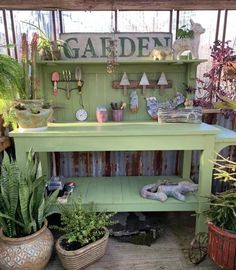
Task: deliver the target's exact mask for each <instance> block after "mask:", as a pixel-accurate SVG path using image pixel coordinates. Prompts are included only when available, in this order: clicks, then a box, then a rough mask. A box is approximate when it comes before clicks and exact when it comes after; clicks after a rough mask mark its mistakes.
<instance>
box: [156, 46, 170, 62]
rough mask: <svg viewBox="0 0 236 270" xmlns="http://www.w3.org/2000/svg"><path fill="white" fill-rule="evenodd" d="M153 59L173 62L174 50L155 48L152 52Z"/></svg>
mask: <svg viewBox="0 0 236 270" xmlns="http://www.w3.org/2000/svg"><path fill="white" fill-rule="evenodd" d="M151 57H152V59H153V60H171V58H172V50H171V49H160V48H154V49H153V50H152V51H151Z"/></svg>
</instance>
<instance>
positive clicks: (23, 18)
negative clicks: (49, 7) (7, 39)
mask: <svg viewBox="0 0 236 270" xmlns="http://www.w3.org/2000/svg"><path fill="white" fill-rule="evenodd" d="M13 18H14V24H15V34H16V44H17V49H18V55H20V52H21V48H20V47H21V36H22V34H23V33H26V35H27V37H28V42H29V43H30V42H31V39H32V36H33V33H34V32H38V30H37V29H36V28H35V27H33V26H32V25H29V24H27V23H31V24H33V25H35V26H37V27H40V29H41V30H42V31H43V32H44V33H45V34H46V35H47V36H48V37H49V38H50V39H53V38H52V37H53V34H52V20H51V12H50V11H14V12H13ZM9 31H11V30H9Z"/></svg>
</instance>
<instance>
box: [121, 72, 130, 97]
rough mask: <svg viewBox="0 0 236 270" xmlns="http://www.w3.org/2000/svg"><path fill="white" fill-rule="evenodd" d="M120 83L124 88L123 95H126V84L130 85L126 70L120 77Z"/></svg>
mask: <svg viewBox="0 0 236 270" xmlns="http://www.w3.org/2000/svg"><path fill="white" fill-rule="evenodd" d="M120 85H121V86H123V88H124V96H127V94H128V92H127V86H129V85H130V82H129V79H128V76H127V74H126V72H124V74H123V76H122V78H121V81H120Z"/></svg>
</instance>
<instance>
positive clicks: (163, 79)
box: [157, 72, 168, 96]
mask: <svg viewBox="0 0 236 270" xmlns="http://www.w3.org/2000/svg"><path fill="white" fill-rule="evenodd" d="M157 85H158V86H159V87H160V95H161V96H163V94H164V90H165V88H166V87H167V85H168V81H167V79H166V75H165V73H164V72H162V73H161V76H160V78H159V80H158V82H157Z"/></svg>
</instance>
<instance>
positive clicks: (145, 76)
mask: <svg viewBox="0 0 236 270" xmlns="http://www.w3.org/2000/svg"><path fill="white" fill-rule="evenodd" d="M139 85H141V86H142V87H143V88H142V92H141V93H142V95H144V92H145V90H146V86H148V85H150V83H149V81H148V78H147V75H146V73H145V72H144V73H143V76H142V78H141V80H140V82H139Z"/></svg>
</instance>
